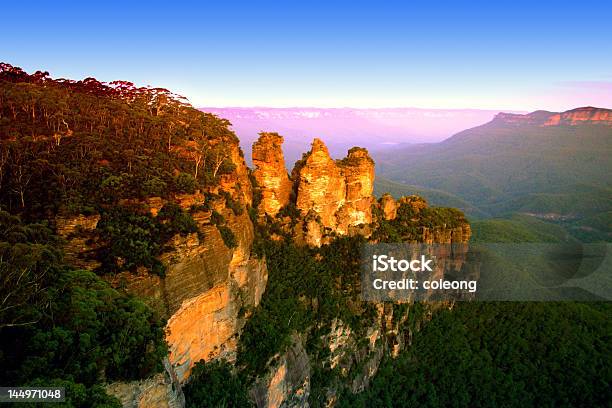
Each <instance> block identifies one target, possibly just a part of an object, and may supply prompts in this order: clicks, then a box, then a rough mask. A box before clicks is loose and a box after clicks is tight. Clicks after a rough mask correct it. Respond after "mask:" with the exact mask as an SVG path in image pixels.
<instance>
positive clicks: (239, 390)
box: [184, 360, 254, 408]
mask: <svg viewBox="0 0 612 408" xmlns="http://www.w3.org/2000/svg"><path fill="white" fill-rule="evenodd" d="M184 393H185V402H186V403H187V406H189V407H235V408H243V407H253V406H254V405H253V404H252V403H251V402H250V401H249V398H248V396H247V388H246V386H245V384H244V383H243V382H242V380H241V379H240V378H239V377H238V376H237V375H236V374H234V373H233V371H232V366H231V365H230V364H229V363H227V362H226V361H214V362H210V363H205V362H204V361H203V360H202V361H200V362H198V363H196V364H195V365H194V367H193V370H192V371H191V376H190V379H189V383H188V384H187V385H186V386H185V388H184Z"/></svg>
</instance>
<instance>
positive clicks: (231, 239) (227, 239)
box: [217, 224, 238, 249]
mask: <svg viewBox="0 0 612 408" xmlns="http://www.w3.org/2000/svg"><path fill="white" fill-rule="evenodd" d="M217 229H218V230H219V232H220V233H221V238H223V242H224V243H225V246H226V247H228V248H230V249H233V248H236V247H237V246H238V240H237V239H236V235H235V234H234V232H233V231H232V230H231V229H230V228H229V227H227V226H225V225H218V224H217Z"/></svg>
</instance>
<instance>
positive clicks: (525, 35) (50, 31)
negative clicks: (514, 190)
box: [0, 0, 612, 110]
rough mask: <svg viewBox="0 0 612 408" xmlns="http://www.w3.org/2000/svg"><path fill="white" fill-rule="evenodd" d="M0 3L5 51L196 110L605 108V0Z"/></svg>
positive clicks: (610, 93)
mask: <svg viewBox="0 0 612 408" xmlns="http://www.w3.org/2000/svg"><path fill="white" fill-rule="evenodd" d="M174 3H179V2H172V1H165V2H156V1H148V2H130V1H124V2H116V3H113V2H111V1H104V2H95V1H90V2H81V3H77V2H74V3H71V2H51V1H48V2H44V3H43V2H41V3H37V2H17V1H13V2H5V3H3V5H2V11H0V13H2V36H1V38H0V60H2V61H5V62H8V63H11V64H13V65H17V66H21V67H22V68H24V69H26V70H27V71H33V70H37V69H43V70H47V71H49V72H50V73H51V75H52V76H54V77H69V78H76V79H80V78H83V77H87V76H94V77H96V78H98V79H100V80H103V81H111V80H115V79H125V80H130V81H133V82H135V83H137V84H139V85H153V86H162V87H166V88H169V89H171V90H173V91H175V92H177V93H180V94H183V95H184V96H187V97H188V98H189V99H190V100H191V102H192V103H193V104H194V105H196V106H279V107H283V106H317V107H341V106H351V107H425V108H492V109H516V110H533V109H549V110H566V109H570V108H573V107H576V106H582V105H595V106H605V107H609V108H612V23H611V21H612V2H609V1H600V2H592V1H581V2H576V1H573V2H563V1H555V2H552V1H550V2H522V1H489V2H460V1H455V2H436V1H418V2H417V1H403V2H388V1H387V2H385V1H369V2H362V1H350V2H343V1H333V0H328V1H323V2H318V1H303V2H297V1H290V0H286V1H284V2H256V1H251V2H232V1H215V2H207V1H198V2H180V4H174Z"/></svg>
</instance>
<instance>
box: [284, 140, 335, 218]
mask: <svg viewBox="0 0 612 408" xmlns="http://www.w3.org/2000/svg"><path fill="white" fill-rule="evenodd" d="M292 179H293V182H294V183H295V186H296V191H297V198H296V207H297V208H298V210H300V212H301V213H302V214H303V215H306V214H308V212H309V211H311V210H312V211H314V213H315V214H316V215H317V216H318V217H319V219H320V222H321V224H322V225H323V226H324V227H326V228H329V229H330V230H335V229H336V227H337V225H338V220H337V218H336V213H337V212H338V211H339V210H340V208H341V207H342V206H343V205H344V203H345V201H346V179H345V177H344V174H343V172H342V169H341V167H340V166H338V165H337V164H336V162H335V161H334V160H333V159H332V158H331V157H330V155H329V151H328V150H327V147H326V146H325V144H324V143H323V142H322V141H321V140H319V139H315V140H314V141H313V142H312V148H311V149H310V152H308V153H307V154H305V155H304V157H303V158H302V160H301V161H299V162H298V163H297V164H296V166H295V168H294V169H293V172H292Z"/></svg>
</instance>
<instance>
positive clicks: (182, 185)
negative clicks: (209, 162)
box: [174, 173, 198, 194]
mask: <svg viewBox="0 0 612 408" xmlns="http://www.w3.org/2000/svg"><path fill="white" fill-rule="evenodd" d="M197 186H198V182H197V181H196V179H195V178H193V176H192V175H191V174H188V173H179V174H178V175H177V176H176V177H175V178H174V187H175V188H176V191H178V192H180V193H188V194H193V193H195V190H196V188H197Z"/></svg>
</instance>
